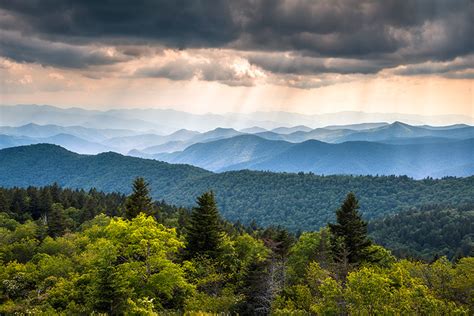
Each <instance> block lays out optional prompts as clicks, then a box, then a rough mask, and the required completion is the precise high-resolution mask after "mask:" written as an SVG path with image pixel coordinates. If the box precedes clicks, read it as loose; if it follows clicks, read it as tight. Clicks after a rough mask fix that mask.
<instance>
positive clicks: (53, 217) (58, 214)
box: [47, 203, 67, 237]
mask: <svg viewBox="0 0 474 316" xmlns="http://www.w3.org/2000/svg"><path fill="white" fill-rule="evenodd" d="M47 220H48V235H49V236H51V237H59V236H62V235H63V234H64V231H65V230H66V228H67V224H66V217H65V216H64V209H63V206H62V205H61V204H59V203H54V204H53V205H52V206H51V211H50V212H49V214H48V217H47Z"/></svg>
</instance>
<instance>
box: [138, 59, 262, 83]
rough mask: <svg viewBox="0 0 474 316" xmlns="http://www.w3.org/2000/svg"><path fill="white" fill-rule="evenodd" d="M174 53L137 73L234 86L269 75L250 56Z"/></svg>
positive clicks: (142, 75)
mask: <svg viewBox="0 0 474 316" xmlns="http://www.w3.org/2000/svg"><path fill="white" fill-rule="evenodd" d="M172 55H173V56H172V57H169V56H168V57H164V58H160V59H159V60H158V64H156V65H152V66H145V67H141V68H138V69H137V70H136V71H135V72H134V74H133V75H134V76H135V77H148V78H166V79H170V80H191V79H197V80H202V81H216V82H220V83H222V84H226V85H230V86H252V85H254V84H255V82H257V81H258V80H260V79H264V78H265V76H266V75H265V74H264V72H263V71H262V70H261V69H259V68H258V67H255V66H253V65H251V64H250V63H249V62H248V61H247V60H246V59H244V58H240V57H236V56H233V55H232V54H229V53H226V52H209V51H205V52H200V53H197V52H194V53H193V54H192V55H190V54H179V53H178V54H176V53H174V54H172Z"/></svg>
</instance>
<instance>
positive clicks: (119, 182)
mask: <svg viewBox="0 0 474 316" xmlns="http://www.w3.org/2000/svg"><path fill="white" fill-rule="evenodd" d="M135 176H143V177H144V178H145V179H146V180H147V181H148V182H150V188H151V194H152V196H153V197H154V198H155V199H157V200H161V199H164V200H166V201H168V202H169V203H173V204H176V205H181V206H190V205H192V204H193V203H194V198H193V197H195V196H198V195H200V194H202V193H203V192H205V191H207V190H214V191H215V192H216V199H217V202H218V203H219V205H220V207H221V211H222V214H223V216H224V217H225V218H227V219H229V220H232V221H236V220H240V221H242V222H243V223H249V222H251V221H252V220H255V221H256V222H257V223H258V224H260V225H264V226H266V225H271V224H280V225H283V226H285V227H287V228H289V229H290V230H292V231H297V230H311V229H318V228H319V227H322V226H323V225H325V223H326V222H328V221H331V220H333V219H334V215H333V210H334V209H335V208H336V207H337V203H338V202H337V201H340V200H341V199H342V198H343V196H344V194H345V192H350V191H352V192H355V193H356V194H357V195H358V196H359V197H360V203H361V207H362V208H363V209H364V216H365V217H366V218H367V219H371V218H376V217H382V216H384V215H387V214H393V213H396V212H399V211H401V210H405V209H409V208H412V207H419V206H423V205H426V204H440V205H447V206H459V205H465V204H470V203H471V204H472V203H473V202H474V177H467V178H444V179H424V180H413V179H410V178H408V177H395V176H387V177H376V176H317V175H314V174H309V173H299V174H292V173H272V172H256V171H246V170H243V171H233V172H225V173H220V174H215V173H211V172H209V171H206V170H203V169H200V168H196V167H192V166H188V165H173V164H167V163H163V162H159V161H155V160H146V159H140V158H132V157H126V156H122V155H119V154H114V153H104V154H100V155H96V156H85V155H78V154H75V153H72V152H69V151H67V150H64V149H63V148H61V147H58V146H54V145H45V144H43V145H33V146H25V147H17V148H10V149H4V150H1V151H0V185H2V186H22V187H26V186H29V185H36V186H42V185H49V184H51V183H53V182H57V183H58V184H59V185H61V186H64V187H71V188H84V189H90V188H92V187H95V188H97V189H99V190H103V191H105V192H114V191H118V192H122V193H126V194H128V193H129V192H130V188H129V186H128V185H127V183H130V182H131V181H132V180H133V178H134V177H135Z"/></svg>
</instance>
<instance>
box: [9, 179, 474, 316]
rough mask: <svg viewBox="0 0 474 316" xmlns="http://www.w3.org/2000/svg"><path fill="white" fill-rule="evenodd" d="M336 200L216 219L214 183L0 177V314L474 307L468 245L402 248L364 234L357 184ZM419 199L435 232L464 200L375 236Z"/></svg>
mask: <svg viewBox="0 0 474 316" xmlns="http://www.w3.org/2000/svg"><path fill="white" fill-rule="evenodd" d="M337 204H338V207H336V208H334V210H333V213H334V215H333V218H334V220H332V221H331V222H330V223H328V225H326V226H324V227H323V228H321V229H320V230H318V231H307V232H303V233H299V234H296V235H295V234H293V233H291V232H289V231H287V230H286V229H283V228H281V227H273V226H270V227H266V228H263V227H259V226H258V225H257V224H255V223H251V224H249V225H242V224H241V223H239V222H235V223H231V222H228V221H226V220H224V219H222V218H221V216H220V213H219V206H220V205H219V204H218V203H216V198H215V195H214V193H213V192H212V191H209V192H205V193H203V194H201V195H199V196H197V199H196V200H195V204H194V207H192V208H190V209H187V208H179V207H175V206H171V205H168V204H166V203H164V202H163V201H161V202H160V201H153V200H152V198H151V196H150V192H149V186H148V184H147V183H146V182H145V180H144V179H142V178H137V179H136V180H135V181H134V183H133V189H132V190H131V194H130V195H128V196H125V195H122V194H118V193H103V192H99V191H97V190H95V189H92V190H90V191H84V190H72V189H62V188H61V187H60V186H58V185H51V186H47V187H41V188H37V187H29V188H27V189H20V188H10V189H0V236H1V238H0V314H44V315H51V314H64V315H71V314H81V315H82V314H92V313H94V314H98V313H103V314H108V315H119V314H133V315H158V314H168V315H174V314H176V315H179V314H182V313H187V314H190V315H193V314H196V315H197V314H200V315H202V314H203V313H205V312H207V313H220V312H224V313H238V314H241V315H267V314H274V315H283V314H285V315H287V314H296V315H310V314H318V315H319V314H325V315H326V314H329V315H338V314H341V315H344V314H357V315H359V314H364V315H378V314H419V315H432V314H445V315H469V314H472V313H473V311H474V304H473V302H474V296H473V291H472V289H473V286H474V258H472V257H469V256H463V253H462V252H459V253H457V254H456V258H451V259H453V260H451V261H450V260H448V259H447V258H446V257H440V258H438V259H436V260H433V261H432V262H431V263H428V262H424V261H417V260H414V259H399V258H397V257H395V256H394V255H392V254H391V252H390V251H389V250H388V249H386V248H384V247H382V246H380V245H378V244H376V243H375V242H374V241H372V240H371V239H370V238H369V235H368V225H367V223H366V222H365V221H364V220H363V218H362V212H364V213H365V209H363V208H361V207H360V206H359V201H358V200H357V198H356V195H354V194H353V193H349V194H347V195H346V196H345V197H342V198H341V199H339V200H338V201H337ZM424 211H427V212H428V213H427V214H430V215H432V216H437V214H443V216H442V217H441V218H440V219H439V220H435V219H432V220H431V222H430V223H431V224H430V227H432V228H434V230H435V231H438V229H439V231H440V232H441V231H442V234H441V235H442V236H444V238H446V239H448V233H445V231H444V229H451V228H452V227H451V226H452V225H454V223H455V221H457V220H458V219H450V218H451V217H452V216H450V215H449V214H451V215H452V214H455V213H456V212H458V213H459V214H461V215H459V216H464V217H463V218H466V219H468V216H469V215H468V214H469V212H470V211H469V209H466V210H464V209H461V208H459V209H451V210H448V209H446V210H444V209H442V208H434V207H433V208H429V209H426V210H424V209H420V210H413V211H410V212H408V213H406V214H405V213H402V214H403V215H402V214H401V215H400V216H401V217H399V218H397V216H393V217H390V218H388V219H387V220H386V221H385V222H381V221H376V222H374V223H373V224H371V225H370V229H371V231H372V235H373V236H375V237H376V239H377V240H378V239H379V237H380V236H381V235H383V234H384V233H380V234H379V235H380V236H377V229H381V230H380V231H386V232H390V231H394V230H396V227H397V225H398V224H397V223H399V222H403V221H408V220H410V219H413V220H417V219H419V218H420V217H421V216H423V214H422V212H424ZM446 212H447V214H445V213H446ZM450 212H451V213H450ZM453 212H454V213H453ZM471 213H472V212H471ZM430 215H427V216H430ZM471 216H472V215H471ZM457 217H458V216H455V218H457ZM459 220H461V219H459ZM449 221H450V223H446V222H449ZM441 224H442V225H441ZM411 225H412V227H415V226H416V223H411ZM450 225H451V226H450ZM469 227H472V226H467V228H466V229H468V230H469V229H470V228H469ZM470 233H471V235H472V232H470ZM387 235H388V237H389V238H388V239H387V241H386V242H385V244H387V245H389V244H390V243H389V241H393V240H395V241H393V242H399V243H402V242H404V240H403V239H400V238H399V239H398V240H397V239H396V238H395V237H396V235H395V234H394V233H391V234H388V233H387ZM408 238H409V237H407V238H406V239H407V240H408ZM444 242H447V241H444ZM435 245H436V244H435V243H433V245H432V247H433V249H434V247H435ZM448 245H449V247H451V246H452V245H451V244H448ZM457 246H459V245H457ZM434 252H436V251H434ZM434 252H433V253H434ZM423 254H424V255H427V254H426V253H423ZM404 255H405V256H410V254H409V253H405V254H404ZM451 257H453V256H451ZM454 259H455V260H454Z"/></svg>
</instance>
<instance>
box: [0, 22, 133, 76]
mask: <svg viewBox="0 0 474 316" xmlns="http://www.w3.org/2000/svg"><path fill="white" fill-rule="evenodd" d="M0 56H3V57H7V58H10V59H13V60H16V61H19V62H38V63H40V64H42V65H46V66H56V67H63V68H87V67H89V66H94V65H109V64H114V63H117V62H121V61H125V60H126V58H125V57H124V56H121V55H119V56H111V55H109V54H107V53H106V52H105V51H104V50H103V49H98V48H91V47H83V46H74V45H68V44H63V43H51V42H48V41H43V40H39V39H32V38H24V37H22V36H21V35H20V34H18V33H16V32H8V31H0Z"/></svg>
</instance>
